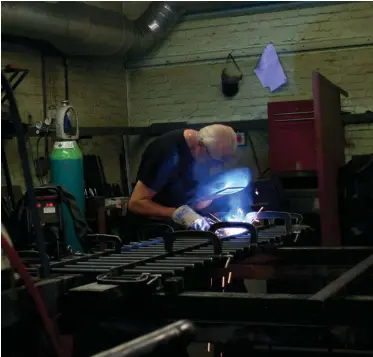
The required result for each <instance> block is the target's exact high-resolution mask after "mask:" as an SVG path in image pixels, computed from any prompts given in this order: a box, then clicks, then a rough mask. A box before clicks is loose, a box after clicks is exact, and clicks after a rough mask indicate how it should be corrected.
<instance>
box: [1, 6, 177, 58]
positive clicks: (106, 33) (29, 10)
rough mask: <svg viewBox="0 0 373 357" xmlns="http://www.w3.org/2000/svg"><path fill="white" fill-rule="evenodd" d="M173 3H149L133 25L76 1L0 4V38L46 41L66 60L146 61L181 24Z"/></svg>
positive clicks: (110, 13) (107, 12)
mask: <svg viewBox="0 0 373 357" xmlns="http://www.w3.org/2000/svg"><path fill="white" fill-rule="evenodd" d="M182 14H183V10H182V8H181V7H180V5H178V4H177V2H152V3H151V4H150V5H149V7H148V9H147V10H146V11H145V12H144V13H143V14H142V15H141V16H140V17H139V18H138V19H137V20H135V21H131V20H129V19H127V18H126V17H125V16H124V15H123V14H120V13H117V12H114V11H111V10H106V9H101V8H98V7H95V6H91V5H88V4H85V3H83V2H80V1H71V2H70V1H69V2H67V1H66V2H65V1H60V2H41V1H40V2H39V1H37V2H34V1H32V2H31V1H29V2H18V1H12V2H7V1H2V2H1V31H2V34H6V35H13V36H21V37H27V38H31V39H37V40H44V41H47V42H49V43H50V44H52V45H53V46H54V47H56V48H57V49H59V50H60V51H62V52H63V53H65V54H67V55H91V56H125V57H127V58H136V57H140V56H144V55H145V54H146V53H147V52H148V51H149V50H150V49H152V48H153V47H155V46H156V45H157V44H159V43H160V41H161V40H162V39H163V38H164V37H165V36H166V34H167V33H168V31H169V30H171V29H172V27H173V26H174V25H175V24H176V23H177V22H178V21H179V20H180V18H181V16H182Z"/></svg>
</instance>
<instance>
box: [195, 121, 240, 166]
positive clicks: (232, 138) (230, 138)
mask: <svg viewBox="0 0 373 357" xmlns="http://www.w3.org/2000/svg"><path fill="white" fill-rule="evenodd" d="M198 140H199V142H200V144H202V145H203V146H204V147H206V149H207V151H208V153H209V155H210V156H211V157H212V158H213V159H214V160H219V161H225V160H227V159H229V158H231V157H232V156H233V155H234V154H235V152H236V149H237V135H236V133H235V132H234V130H233V129H232V128H231V127H229V126H226V125H221V124H213V125H208V126H205V127H204V128H202V129H201V130H200V131H199V132H198Z"/></svg>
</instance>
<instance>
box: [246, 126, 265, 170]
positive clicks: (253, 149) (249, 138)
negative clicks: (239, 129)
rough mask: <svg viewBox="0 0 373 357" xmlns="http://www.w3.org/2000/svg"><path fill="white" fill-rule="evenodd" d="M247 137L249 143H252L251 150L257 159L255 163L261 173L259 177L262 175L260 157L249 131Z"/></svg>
mask: <svg viewBox="0 0 373 357" xmlns="http://www.w3.org/2000/svg"><path fill="white" fill-rule="evenodd" d="M247 138H248V140H249V144H250V147H251V150H252V151H253V157H254V161H255V165H256V167H257V169H258V174H259V177H262V174H263V173H262V170H261V168H260V164H259V159H258V155H257V154H256V150H255V146H254V142H253V139H252V137H251V135H250V133H249V132H247Z"/></svg>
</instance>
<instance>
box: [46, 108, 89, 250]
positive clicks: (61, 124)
mask: <svg viewBox="0 0 373 357" xmlns="http://www.w3.org/2000/svg"><path fill="white" fill-rule="evenodd" d="M55 125H56V138H57V141H56V142H55V143H54V146H53V151H52V153H51V155H50V160H51V174H52V183H53V184H54V185H58V186H62V187H63V188H64V189H65V190H67V191H69V192H70V193H71V194H72V195H74V197H75V199H76V201H77V202H78V206H79V208H80V211H81V214H82V215H83V217H84V215H85V197H84V174H83V156H82V153H81V151H80V149H79V146H78V144H77V142H76V140H77V139H78V138H79V122H78V116H77V113H76V111H75V109H74V108H73V107H72V106H71V105H69V103H68V101H63V102H62V104H61V106H60V107H58V108H57V110H56V118H55ZM63 217H64V224H65V241H66V242H68V244H69V245H70V246H71V249H72V251H73V252H82V251H83V248H82V246H81V244H80V242H79V240H78V238H77V236H76V233H75V231H74V225H73V221H72V217H71V215H70V212H69V211H68V210H67V208H66V207H63Z"/></svg>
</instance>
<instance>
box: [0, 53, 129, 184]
mask: <svg viewBox="0 0 373 357" xmlns="http://www.w3.org/2000/svg"><path fill="white" fill-rule="evenodd" d="M1 60H2V66H5V65H6V64H9V63H11V64H14V65H18V66H19V67H22V68H28V69H29V70H30V73H29V75H28V76H27V77H26V78H25V80H24V81H23V82H22V83H21V84H20V86H19V87H18V88H17V90H16V92H15V94H16V100H17V103H18V106H19V108H20V114H21V117H22V120H23V121H24V122H28V118H29V117H31V123H35V122H36V121H38V120H42V119H43V104H42V103H43V102H42V100H43V98H42V87H41V61H40V54H39V53H38V52H37V51H32V50H30V49H26V48H20V47H17V48H15V49H14V50H12V51H2V54H1ZM68 65H69V96H70V98H69V99H70V103H71V104H72V105H73V106H74V107H75V108H76V110H77V112H78V116H79V120H80V125H81V126H123V125H127V92H126V74H125V68H124V63H123V61H122V59H120V58H116V59H111V58H106V57H104V58H96V59H93V58H91V59H89V58H73V59H70V60H69V64H68ZM46 69H47V99H48V106H49V105H55V104H57V103H59V102H60V101H61V100H62V99H64V93H65V92H64V76H63V66H62V60H61V59H60V58H58V57H57V58H56V57H48V58H47V59H46ZM31 143H32V147H33V151H34V152H33V155H34V157H36V139H34V138H33V139H32V140H31ZM42 143H43V141H41V144H40V155H42V154H43V153H44V149H43V144H42ZM80 147H81V149H82V150H83V152H84V153H86V154H88V153H90V154H96V155H100V156H101V158H102V160H103V163H104V169H105V173H106V176H107V179H108V181H109V182H113V183H119V178H120V172H119V169H118V167H119V161H118V160H119V158H118V157H119V153H120V150H121V139H120V137H101V138H100V137H96V138H94V139H92V140H82V141H81V144H80ZM6 152H7V155H8V161H9V165H10V170H11V175H12V179H13V184H14V185H21V186H22V187H23V186H24V182H23V180H24V179H23V175H22V173H21V167H20V161H19V157H18V152H17V146H16V140H15V139H13V140H12V141H8V142H6ZM30 159H31V155H30ZM34 182H35V183H37V182H38V181H37V180H35V181H34Z"/></svg>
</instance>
